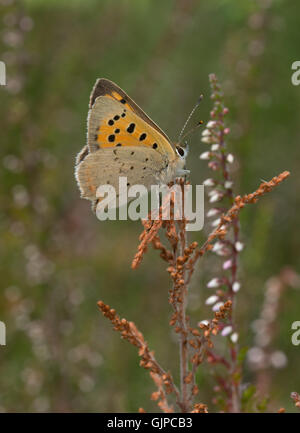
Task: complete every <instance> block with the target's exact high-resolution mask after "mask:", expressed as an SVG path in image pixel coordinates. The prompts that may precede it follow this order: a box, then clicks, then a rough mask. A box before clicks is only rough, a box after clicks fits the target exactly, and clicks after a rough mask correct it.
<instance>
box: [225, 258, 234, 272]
mask: <svg viewBox="0 0 300 433" xmlns="http://www.w3.org/2000/svg"><path fill="white" fill-rule="evenodd" d="M231 266H232V261H231V260H230V259H229V260H226V262H224V263H223V269H224V270H225V271H226V270H227V269H230V268H231Z"/></svg>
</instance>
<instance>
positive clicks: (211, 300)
mask: <svg viewBox="0 0 300 433" xmlns="http://www.w3.org/2000/svg"><path fill="white" fill-rule="evenodd" d="M218 299H219V297H218V296H217V295H212V296H210V297H209V298H207V299H206V301H205V304H206V305H212V304H214V303H215V302H217V300H218Z"/></svg>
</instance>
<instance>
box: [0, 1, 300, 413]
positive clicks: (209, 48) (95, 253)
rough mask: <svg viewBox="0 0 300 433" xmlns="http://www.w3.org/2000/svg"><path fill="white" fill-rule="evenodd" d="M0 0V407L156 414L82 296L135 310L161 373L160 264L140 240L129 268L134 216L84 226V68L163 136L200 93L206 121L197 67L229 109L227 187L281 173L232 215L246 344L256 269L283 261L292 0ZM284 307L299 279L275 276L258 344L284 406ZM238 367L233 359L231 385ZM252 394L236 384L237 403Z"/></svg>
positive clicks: (174, 132)
mask: <svg viewBox="0 0 300 433" xmlns="http://www.w3.org/2000/svg"><path fill="white" fill-rule="evenodd" d="M0 5H1V9H0V22H1V40H0V59H1V60H4V61H5V62H6V65H7V79H8V83H7V86H6V87H1V88H0V94H1V96H0V97H1V105H0V127H1V131H2V134H1V135H2V139H1V153H2V155H1V174H0V176H1V198H0V200H1V201H0V203H1V209H0V224H1V244H0V253H1V270H0V272H1V286H2V288H1V293H0V319H1V320H2V321H4V322H5V323H6V327H7V345H6V346H5V347H0V360H1V361H0V374H1V386H0V408H1V410H3V411H25V412H26V411H108V412H109V411H111V412H112V411H136V410H137V409H138V407H140V406H142V407H144V408H145V409H146V410H147V411H151V410H152V411H153V410H156V406H155V403H154V402H151V401H150V394H151V392H152V391H153V390H154V386H153V383H152V382H151V379H150V378H149V377H148V375H147V374H145V372H144V371H143V370H142V369H140V368H139V367H138V357H137V355H136V353H135V350H134V349H133V348H132V347H130V346H129V345H128V344H126V343H124V342H123V341H121V340H120V339H119V336H118V335H117V334H114V333H113V331H112V329H111V328H110V325H109V323H106V321H105V320H104V319H103V317H102V315H101V314H100V313H99V312H98V311H97V308H96V302H97V301H98V300H99V299H102V300H103V301H104V302H106V303H108V304H110V305H112V306H113V307H114V308H116V309H117V311H118V312H119V314H121V316H126V318H127V319H128V320H133V321H135V322H136V324H137V325H138V327H139V328H140V329H142V330H143V332H144V335H145V337H146V339H147V340H148V342H149V344H150V347H152V348H154V349H155V351H156V356H157V358H158V359H159V360H160V361H161V363H162V365H163V366H164V367H165V368H167V369H172V371H173V372H175V377H176V371H177V370H178V361H177V358H176V354H177V346H176V337H175V336H173V335H170V329H169V326H168V318H169V317H170V313H171V312H170V308H169V305H168V302H167V293H168V287H169V281H168V276H167V273H166V272H165V269H164V265H163V264H162V262H161V261H160V259H159V257H157V255H156V254H155V252H152V251H149V253H148V254H147V256H146V258H145V260H144V262H143V263H142V265H141V267H140V268H139V269H138V270H136V271H132V270H131V269H130V263H131V257H133V255H134V253H135V247H136V245H137V243H138V234H139V232H140V230H141V227H140V224H139V223H136V222H130V221H129V222H105V223H100V222H99V221H98V220H97V219H96V218H95V216H94V215H93V214H92V212H91V210H90V205H89V203H88V202H87V201H85V200H81V199H80V197H79V192H78V189H77V185H76V182H75V179H74V175H73V172H74V160H75V156H76V153H77V152H78V151H79V150H80V149H81V148H82V147H83V145H84V144H85V140H86V116H87V106H88V100H89V93H90V91H91V89H92V86H93V85H94V82H95V80H96V78H97V77H106V78H109V79H111V80H113V81H115V82H116V83H118V84H119V85H120V86H121V87H122V88H124V89H125V90H126V91H127V92H128V93H129V94H130V95H131V96H132V97H133V98H134V99H135V100H136V101H137V102H138V103H139V105H141V106H142V107H143V109H144V110H145V111H146V112H148V113H149V115H150V116H151V117H152V118H154V120H156V121H157V122H158V123H159V124H160V126H161V127H162V128H163V129H164V130H166V131H167V132H168V134H169V136H170V137H171V138H172V139H176V137H177V136H178V133H179V130H180V126H181V125H182V124H183V123H184V120H185V118H186V115H187V113H188V112H189V111H190V109H191V107H192V106H193V104H194V102H195V101H196V99H197V97H198V95H199V93H200V92H201V93H204V95H205V99H204V101H203V103H202V105H201V106H200V108H199V109H198V114H197V115H196V117H197V116H199V118H203V120H204V121H206V120H207V119H208V118H209V110H210V105H211V104H210V98H209V85H208V74H209V73H210V72H215V73H216V74H217V75H218V77H219V79H220V81H221V82H222V83H223V87H224V90H225V99H226V101H227V106H228V107H229V109H230V117H231V125H230V127H231V134H230V138H229V144H230V147H231V151H232V152H233V153H234V154H235V155H236V160H237V161H238V162H236V163H235V164H234V167H233V169H234V177H235V180H236V190H235V191H236V193H246V192H251V191H252V190H254V189H255V188H256V187H257V185H258V184H259V182H260V179H261V178H263V179H266V180H268V179H269V178H271V177H272V176H274V175H276V174H278V173H279V172H280V171H283V170H290V171H291V173H292V176H291V177H290V179H289V180H288V181H287V182H285V183H284V184H283V185H282V186H280V188H278V189H277V190H276V191H274V192H272V193H271V194H269V195H268V196H266V197H265V198H264V199H263V200H261V201H260V202H259V203H258V205H256V206H253V207H251V208H247V209H246V210H245V211H244V212H243V213H242V236H243V241H244V242H245V244H246V248H245V250H244V252H243V254H242V263H241V269H240V277H241V281H242V289H241V291H240V293H239V297H238V298H239V299H238V307H237V319H238V322H239V323H240V330H241V335H240V342H241V345H242V346H249V347H251V346H253V345H254V343H253V332H252V330H251V323H252V322H253V321H254V320H255V319H256V318H257V317H258V315H259V313H260V305H261V302H262V300H263V296H264V283H265V280H266V279H267V278H269V277H270V276H272V275H275V274H277V273H278V272H279V270H280V269H281V268H282V267H284V266H286V265H290V266H291V267H293V268H294V269H295V270H296V269H297V266H299V245H300V239H299V237H300V236H299V233H300V230H299V216H298V214H297V211H298V210H299V200H300V198H299V197H300V196H299V194H298V193H297V190H298V188H299V179H300V177H299V176H298V175H297V170H298V169H299V161H300V146H299V140H300V130H299V109H300V87H295V86H293V85H292V84H291V64H292V62H293V61H295V60H299V58H297V56H298V55H299V37H298V36H299V12H300V6H299V3H298V2H294V1H292V0H273V1H272V0H261V1H253V0H244V1H243V2H236V1H234V0H211V1H209V2H208V1H197V0H177V1H176V0H165V1H161V2H159V1H154V0H152V1H151V0H130V1H129V0H119V1H114V0H98V1H96V0H85V1H83V0H81V1H80V0H72V1H71V0H70V1H66V0H65V1H61V0H60V1H58V0H51V1H50V0H48V1H41V0H27V1H25V2H23V3H22V2H19V1H18V2H17V1H13V0H0ZM178 125H179V126H178ZM190 142H191V150H190V155H189V158H188V168H191V170H192V175H191V180H192V182H193V183H201V182H202V181H203V180H204V179H205V177H206V175H207V173H208V169H207V167H206V165H205V162H203V161H199V159H198V155H199V154H200V152H202V151H203V147H204V146H205V145H204V144H201V142H200V136H199V134H195V135H194V136H193V137H192V138H191V141H190ZM208 231H209V223H207V224H206V226H205V230H204V232H199V233H192V234H191V239H193V240H197V241H201V240H203V239H204V236H205V233H207V232H208ZM220 264H221V262H218V263H217V264H216V259H215V258H214V259H213V260H207V261H203V262H202V264H201V267H199V269H198V272H197V273H196V275H195V276H194V279H193V284H192V291H191V296H190V298H191V305H190V314H191V316H192V317H193V318H194V319H195V320H200V319H204V318H205V317H207V315H208V314H210V313H209V311H208V309H207V307H204V306H203V301H204V300H205V299H206V297H207V296H208V295H209V289H207V288H206V283H207V281H208V279H209V278H211V276H212V273H213V272H215V270H216V269H217V267H218V266H219V265H220ZM299 319H300V303H299V291H297V290H294V289H291V288H288V289H287V290H286V291H285V292H284V295H283V297H282V299H281V309H280V314H279V316H278V319H277V321H278V323H277V324H278V327H277V333H276V337H275V339H274V349H277V350H282V351H284V353H285V354H286V356H287V359H288V362H287V365H286V366H285V367H284V368H282V369H274V368H272V367H269V370H268V373H269V375H270V377H271V380H270V387H269V390H268V394H269V397H270V401H271V406H270V405H269V406H268V407H269V409H270V408H271V409H273V410H277V409H278V408H279V407H281V406H285V407H286V409H287V410H291V411H292V410H294V409H293V404H292V402H290V400H289V394H290V392H291V391H294V390H298V391H299V390H300V374H297V367H298V364H299V362H298V360H299V353H300V352H299V351H300V349H299V347H296V346H293V345H292V344H291V340H290V338H291V323H292V322H293V321H295V320H299ZM256 379H257V375H256V372H255V371H252V370H251V369H249V368H248V366H247V362H246V363H245V377H244V382H247V383H248V382H253V383H255V381H256ZM198 383H199V388H200V395H199V401H202V402H204V403H207V404H208V406H209V410H211V411H213V410H214V406H213V404H212V403H211V398H212V395H213V392H212V385H213V381H212V379H211V377H210V375H209V373H208V370H207V368H205V367H204V368H202V370H201V373H200V374H199V377H198ZM247 389H248V391H247ZM252 394H253V388H252V387H251V386H250V387H249V386H247V387H246V388H245V391H244V404H245V407H248V406H249V405H250V403H249V404H248V401H249V400H250V399H251V398H252ZM266 397H268V396H262V398H261V401H266V400H263V398H266ZM247 405H248V406H247ZM251 405H252V403H251ZM263 406H264V409H263V410H265V405H263ZM251 407H252V406H251Z"/></svg>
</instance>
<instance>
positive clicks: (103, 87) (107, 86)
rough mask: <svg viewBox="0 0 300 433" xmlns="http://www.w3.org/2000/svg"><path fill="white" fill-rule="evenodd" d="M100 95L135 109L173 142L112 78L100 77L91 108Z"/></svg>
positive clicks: (93, 94) (91, 100) (95, 87)
mask: <svg viewBox="0 0 300 433" xmlns="http://www.w3.org/2000/svg"><path fill="white" fill-rule="evenodd" d="M99 96H107V97H109V98H112V99H114V100H116V101H119V102H120V103H121V104H123V105H124V108H127V109H128V110H129V111H133V112H134V113H136V114H137V115H138V116H139V117H140V118H141V119H143V120H144V121H145V122H146V123H148V125H150V126H151V127H152V128H154V129H156V131H157V132H158V133H159V134H160V135H162V136H163V137H165V139H166V140H167V141H168V142H169V143H170V144H171V142H170V140H169V138H168V136H167V135H166V134H165V133H164V132H163V131H162V130H161V129H160V128H159V126H158V125H157V124H156V123H155V122H153V120H152V119H150V117H149V116H147V114H146V113H145V112H144V111H143V110H142V109H141V108H140V107H139V106H138V105H137V104H136V103H135V102H134V101H133V100H132V99H131V98H130V96H128V95H127V93H125V92H124V90H122V89H121V88H120V87H119V86H117V84H115V83H113V82H112V81H110V80H107V79H106V78H99V79H98V80H97V81H96V84H95V86H94V88H93V90H92V93H91V96H90V108H92V107H93V105H94V103H95V101H96V99H97V98H98V97H99ZM171 146H172V147H173V148H174V145H173V144H171ZM174 150H175V148H174Z"/></svg>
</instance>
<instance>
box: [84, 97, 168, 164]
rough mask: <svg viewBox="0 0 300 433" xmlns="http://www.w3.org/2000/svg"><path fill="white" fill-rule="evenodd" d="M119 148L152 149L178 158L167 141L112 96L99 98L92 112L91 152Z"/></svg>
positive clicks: (89, 122)
mask: <svg viewBox="0 0 300 433" xmlns="http://www.w3.org/2000/svg"><path fill="white" fill-rule="evenodd" d="M115 146H119V147H121V146H123V147H124V146H143V147H150V148H152V149H153V150H155V151H156V152H159V153H160V154H161V155H164V156H167V157H168V158H169V159H170V160H173V159H174V158H175V157H176V154H175V152H174V150H173V148H172V146H171V144H170V142H169V141H167V140H166V138H165V137H164V136H163V135H161V134H160V133H159V132H158V131H157V130H156V129H155V128H153V127H152V126H150V125H149V124H148V123H146V122H145V121H144V120H143V119H142V118H141V117H140V116H139V115H138V114H136V113H135V112H134V111H131V110H129V109H128V108H126V107H124V105H123V104H122V103H120V102H119V101H116V100H115V99H113V98H110V97H108V96H99V97H98V98H97V99H96V101H95V103H94V105H93V107H92V108H91V110H90V112H89V117H88V147H89V150H90V152H94V151H97V150H98V149H99V148H106V147H115Z"/></svg>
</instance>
